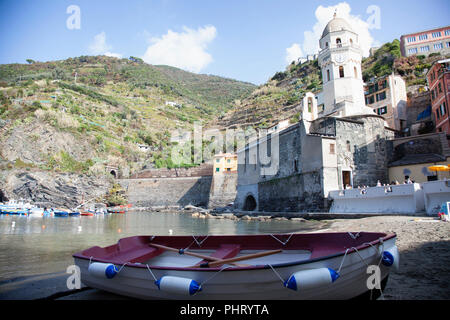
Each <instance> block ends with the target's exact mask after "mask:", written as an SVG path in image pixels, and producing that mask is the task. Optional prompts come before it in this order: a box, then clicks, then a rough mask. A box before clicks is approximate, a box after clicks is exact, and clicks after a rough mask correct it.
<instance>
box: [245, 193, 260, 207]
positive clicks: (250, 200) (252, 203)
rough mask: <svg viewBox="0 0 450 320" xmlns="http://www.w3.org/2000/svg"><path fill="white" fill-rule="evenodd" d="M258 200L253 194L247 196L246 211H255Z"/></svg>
mask: <svg viewBox="0 0 450 320" xmlns="http://www.w3.org/2000/svg"><path fill="white" fill-rule="evenodd" d="M256 205H257V204H256V200H255V197H253V196H252V195H251V194H250V195H248V196H247V198H245V202H244V208H243V209H244V211H254V210H255V209H256Z"/></svg>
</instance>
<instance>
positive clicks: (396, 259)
mask: <svg viewBox="0 0 450 320" xmlns="http://www.w3.org/2000/svg"><path fill="white" fill-rule="evenodd" d="M381 262H382V263H383V265H384V266H386V267H391V266H392V267H393V268H394V270H395V271H398V269H399V263H400V256H399V254H398V249H397V246H395V245H394V246H392V247H390V248H389V249H386V250H384V251H383V257H382V260H381Z"/></svg>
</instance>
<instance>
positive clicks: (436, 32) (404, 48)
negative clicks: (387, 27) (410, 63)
mask: <svg viewBox="0 0 450 320" xmlns="http://www.w3.org/2000/svg"><path fill="white" fill-rule="evenodd" d="M400 49H401V52H402V56H404V57H409V56H412V55H414V54H417V55H425V56H428V55H429V54H431V53H435V52H439V53H441V55H443V56H445V55H447V54H450V26H447V27H442V28H437V29H432V30H424V31H420V32H415V33H410V34H405V35H402V36H401V37H400Z"/></svg>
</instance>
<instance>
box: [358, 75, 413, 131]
mask: <svg viewBox="0 0 450 320" xmlns="http://www.w3.org/2000/svg"><path fill="white" fill-rule="evenodd" d="M364 96H365V99H366V105H367V106H368V107H370V108H372V109H373V110H374V111H375V113H376V114H378V115H380V116H382V117H383V118H384V120H385V121H386V122H387V124H388V126H389V128H391V129H395V130H398V131H402V130H403V129H405V127H406V119H407V118H406V103H407V96H406V84H405V81H404V80H403V79H402V77H401V76H398V75H394V74H391V75H389V76H384V77H379V78H373V79H371V80H370V81H368V82H367V83H365V86H364Z"/></svg>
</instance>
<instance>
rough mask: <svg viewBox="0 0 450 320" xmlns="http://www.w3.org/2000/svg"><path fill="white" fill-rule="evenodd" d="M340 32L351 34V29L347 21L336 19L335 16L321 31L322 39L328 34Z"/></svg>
mask: <svg viewBox="0 0 450 320" xmlns="http://www.w3.org/2000/svg"><path fill="white" fill-rule="evenodd" d="M341 30H346V31H351V32H353V29H352V28H351V27H350V25H349V23H348V22H347V21H345V20H344V19H342V18H337V17H336V16H334V17H333V19H332V20H331V21H330V22H328V24H327V26H326V27H325V29H323V33H322V38H323V37H325V36H326V35H327V34H329V33H330V32H335V31H341Z"/></svg>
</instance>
